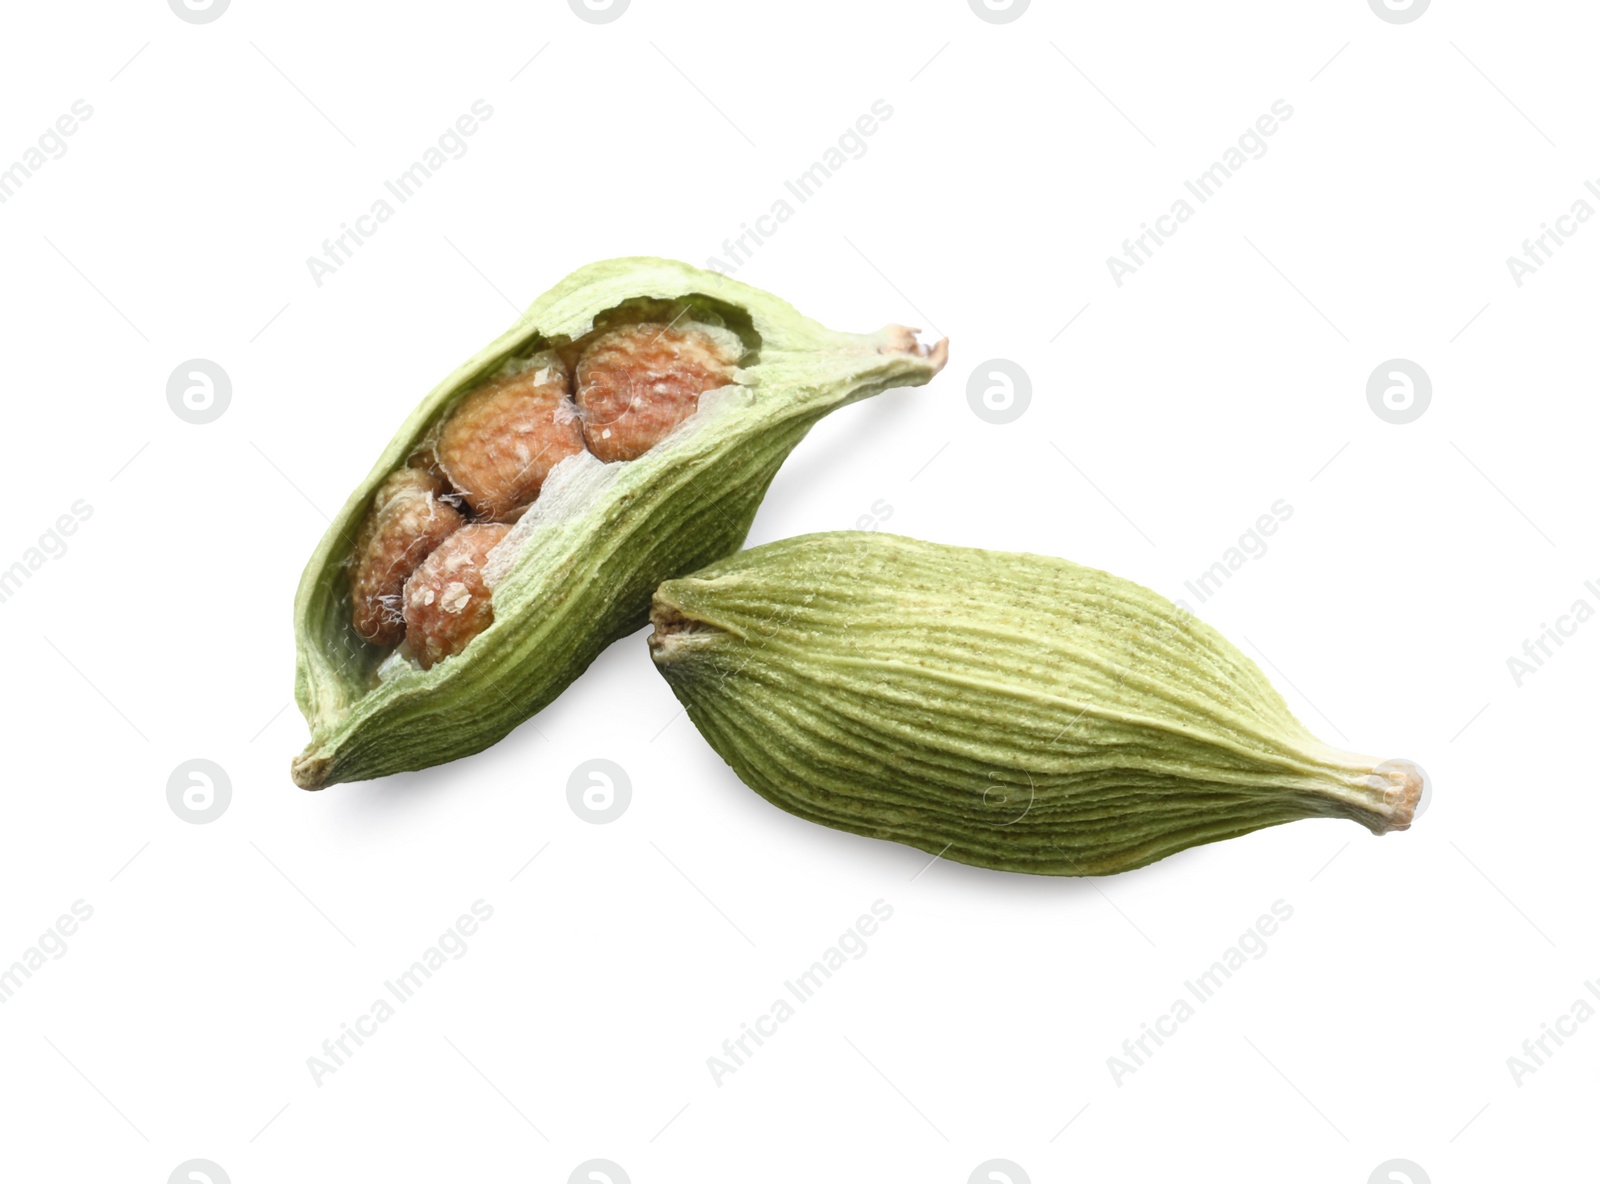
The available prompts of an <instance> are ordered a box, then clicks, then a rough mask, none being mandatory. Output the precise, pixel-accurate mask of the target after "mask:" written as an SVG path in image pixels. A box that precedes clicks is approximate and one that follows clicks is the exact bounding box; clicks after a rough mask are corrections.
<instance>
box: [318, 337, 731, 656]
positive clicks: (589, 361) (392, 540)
mask: <svg viewBox="0 0 1600 1184" xmlns="http://www.w3.org/2000/svg"><path fill="white" fill-rule="evenodd" d="M742 349H743V347H742V344H741V342H740V341H739V339H738V338H737V337H736V336H735V335H734V334H732V333H730V332H729V331H728V330H726V329H723V328H720V327H716V326H712V325H705V324H700V323H697V322H694V321H688V320H682V321H679V320H672V321H667V320H663V321H652V322H644V323H636V324H628V325H622V326H618V327H613V328H606V329H600V330H597V331H596V332H594V333H592V334H590V335H589V336H588V337H587V338H584V339H580V340H579V341H576V342H573V343H572V344H571V345H570V346H568V347H566V348H565V349H564V350H563V351H562V352H561V353H558V352H556V351H555V350H546V351H544V352H542V353H539V354H535V355H534V356H533V357H531V358H528V359H526V360H524V361H521V362H518V363H517V365H516V367H515V369H514V370H511V371H509V372H506V373H502V374H500V375H497V376H496V377H494V378H491V379H489V380H488V381H487V382H485V383H483V384H482V385H481V386H479V387H477V388H476V389H475V390H473V391H471V392H470V393H468V394H467V395H466V397H465V398H463V399H461V400H460V401H459V402H458V403H457V404H456V406H455V408H454V409H453V410H452V411H451V412H450V414H449V415H448V416H447V417H446V418H445V420H444V422H443V423H442V424H441V425H440V427H439V430H438V432H437V433H436V435H435V438H434V440H433V445H432V455H431V457H430V458H429V459H430V461H431V466H432V467H431V468H407V469H402V470H401V471H399V472H397V473H395V474H394V475H392V476H391V477H389V479H388V480H387V481H385V482H384V483H383V485H382V486H381V487H380V488H379V490H378V493H377V496H376V497H375V498H374V499H373V503H372V508H371V509H370V510H369V511H368V513H367V518H366V521H365V522H364V523H363V524H362V527H361V533H360V535H359V536H358V538H357V540H356V545H355V550H354V552H353V555H354V558H353V570H352V572H351V579H350V593H351V600H352V608H351V621H352V624H353V625H354V627H355V630H356V632H357V633H358V634H359V635H360V636H361V637H362V638H363V639H364V640H366V641H369V642H372V643H373V644H375V645H380V646H393V645H397V644H399V643H400V642H401V641H402V640H404V641H405V643H406V648H407V649H409V650H410V651H411V655H412V656H413V657H415V658H416V660H417V661H418V662H420V663H421V665H422V667H423V668H424V669H429V668H431V667H432V666H433V665H434V663H436V662H439V661H441V660H443V659H444V658H447V657H450V656H451V655H452V654H458V653H460V652H461V651H462V650H463V649H465V648H466V646H467V643H468V642H470V641H471V640H472V639H473V638H474V637H476V636H477V635H478V634H479V633H481V632H483V630H485V629H487V628H488V627H489V625H490V624H491V623H492V622H493V621H494V607H493V604H492V590H491V589H490V588H489V587H488V586H487V584H486V583H485V582H484V567H485V563H486V560H487V557H488V554H489V552H490V551H491V550H492V549H493V548H494V547H495V546H497V545H498V544H499V543H500V542H501V541H502V540H503V539H504V538H505V537H506V535H507V534H508V533H510V529H511V528H510V524H511V523H514V522H516V521H517V519H519V518H520V517H521V516H522V515H523V513H525V512H526V511H527V509H528V507H529V506H531V505H532V504H533V503H534V501H535V500H537V498H538V496H539V493H540V491H541V490H542V489H543V487H544V483H545V480H546V478H547V477H548V476H549V475H550V471H551V470H552V469H553V468H555V466H556V465H557V464H559V463H560V462H561V461H563V460H565V459H566V458H567V457H569V456H573V455H575V454H576V453H579V452H583V451H584V450H585V449H586V448H587V450H588V451H589V452H591V453H593V454H594V455H595V456H596V457H598V458H599V459H600V460H602V461H606V462H611V461H624V460H633V459H635V458H637V457H639V456H642V455H643V454H644V453H646V452H648V451H649V450H650V449H651V448H652V447H654V446H655V445H656V444H657V443H659V442H660V441H661V439H662V438H663V437H665V436H666V435H667V434H668V433H669V432H670V431H671V430H672V429H673V428H675V427H676V426H677V425H678V424H680V423H682V422H683V421H684V420H685V419H687V418H688V417H689V416H690V415H692V414H694V412H695V409H696V408H697V407H698V406H699V404H700V396H701V395H702V394H704V393H705V392H706V391H709V390H714V389H716V388H718V387H722V386H727V385H728V384H730V383H731V382H733V380H734V372H735V368H736V366H737V365H738V361H739V357H740V354H741V352H742ZM574 372H575V373H576V383H574V381H573V377H574ZM574 388H575V389H574ZM458 503H459V504H463V505H464V507H465V510H466V513H463V512H461V511H459V510H457V509H456V504H458ZM469 514H470V518H469V517H468V515H469Z"/></svg>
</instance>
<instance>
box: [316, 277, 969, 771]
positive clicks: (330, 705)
mask: <svg viewBox="0 0 1600 1184" xmlns="http://www.w3.org/2000/svg"><path fill="white" fill-rule="evenodd" d="M945 358H946V344H945V343H944V342H940V343H939V344H938V345H937V346H934V347H932V348H931V349H930V348H929V347H926V346H922V345H919V344H918V343H917V340H916V332H915V330H911V329H906V328H902V327H899V326H890V327H888V328H885V329H883V330H881V331H879V332H878V333H874V334H851V333H837V332H834V331H832V330H829V329H826V328H824V327H823V326H822V325H819V324H818V323H816V322H815V321H812V320H810V319H809V318H807V317H804V316H802V315H800V314H799V313H798V312H796V311H795V310H794V309H793V308H792V307H791V306H789V305H788V304H786V303H785V302H783V301H782V300H779V299H778V298H776V297H774V296H771V295H769V294H768V293H766V292H762V291H760V290H758V289H756V288H753V287H750V286H749V285H747V284H742V283H739V282H737V281H734V280H731V279H728V278H726V277H724V276H721V275H717V274H715V273H713V272H708V271H701V270H699V269H698V268H694V267H690V266H688V265H687V264H682V263H675V262H670V261H667V260H661V259H643V258H641V259H618V260H612V261H609V262H604V263H597V264H594V265H592V266H589V267H585V268H582V269H581V270H579V271H577V272H574V273H573V274H572V275H570V276H568V277H567V278H566V279H565V280H563V281H562V282H561V283H560V284H558V285H557V286H556V287H555V288H553V289H552V290H551V291H550V292H548V293H546V294H545V295H544V296H542V297H540V298H539V299H538V300H536V301H535V302H534V303H533V305H532V306H531V307H530V308H529V309H528V311H527V312H526V313H525V314H524V315H523V316H522V318H521V319H520V320H519V321H518V322H517V323H516V324H515V325H514V326H513V327H512V328H511V329H510V330H508V331H507V332H506V333H504V334H503V335H501V336H500V337H499V338H498V339H497V340H495V341H494V342H493V343H491V344H490V345H489V346H488V347H487V348H485V349H484V350H483V351H482V352H481V353H479V354H478V355H476V356H475V357H473V358H472V359H471V360H469V361H468V362H466V363H465V364H464V365H463V366H461V367H460V368H459V369H458V370H456V372H455V373H453V374H452V375H450V377H449V378H447V379H445V381H444V382H442V383H440V384H439V385H438V386H437V387H435V388H434V390H433V392H432V393H431V394H429V395H428V396H427V398H425V399H424V400H423V401H422V404H421V406H419V407H418V408H417V409H416V411H415V412H414V413H413V414H412V415H411V416H410V417H409V418H408V419H407V420H406V421H405V422H404V423H403V424H402V425H401V426H400V429H399V431H398V432H396V433H395V435H394V438H393V439H392V440H391V441H390V442H389V444H388V446H387V447H386V448H385V449H384V450H383V453H382V454H381V455H380V456H379V458H378V461H377V463H376V465H374V466H373V468H372V471H371V472H370V473H369V474H368V475H367V477H366V479H365V480H363V481H362V482H361V484H360V485H358V486H357V487H356V489H355V491H354V492H353V493H352V494H351V495H350V498H349V500H348V501H347V502H346V503H345V505H344V508H343V509H341V510H340V511H339V513H338V515H337V516H336V517H335V518H334V520H333V523H332V524H331V526H330V527H329V528H328V531H327V534H326V535H325V536H324V537H323V539H322V541H321V543H320V544H318V546H317V549H316V552H315V553H314V554H313V555H312V557H311V560H310V562H309V563H308V564H307V566H306V570H305V574H304V576H303V577H302V578H301V582H300V588H299V592H298V594H297V596H296V599H295V640H296V643H297V668H296V677H295V699H296V701H297V702H298V704H299V706H300V710H301V711H302V712H303V713H304V715H305V718H306V721H307V723H308V724H309V725H310V730H311V740H310V743H309V744H308V746H307V747H306V749H305V751H304V752H302V753H301V754H300V755H299V756H298V757H296V758H295V760H294V763H293V766H292V770H291V771H292V775H293V777H294V780H295V783H296V784H298V785H300V786H302V787H303V788H306V789H320V788H322V787H324V786H327V785H332V784H334V783H336V782H341V781H358V780H364V779H366V778H371V777H379V776H384V775H386V774H390V773H396V772H401V771H405V770H412V769H421V768H424V767H427V766H429V765H435V764H440V763H442V762H444V761H449V760H454V759H456V758H458V757H462V756H467V755H469V754H471V753H474V752H477V751H480V750H481V749H483V748H486V747H488V746H489V745H490V744H493V743H495V742H496V741H497V740H499V739H501V738H502V737H504V736H505V735H506V734H507V733H508V732H510V731H511V730H512V729H513V728H514V727H516V726H517V724H519V723H521V722H522V721H523V720H525V719H527V718H528V717H529V716H531V715H533V714H534V713H535V712H537V711H539V710H540V709H541V708H543V707H544V706H545V705H546V704H548V703H549V702H550V701H551V700H552V699H554V698H555V697H556V696H557V695H558V694H560V692H561V691H562V690H563V689H564V688H565V687H566V686H567V685H568V684H569V683H570V682H572V680H573V679H575V678H576V677H577V676H578V675H579V674H580V673H582V671H583V670H584V669H585V668H586V667H587V666H588V665H589V663H590V662H592V661H593V660H594V659H595V658H596V657H597V656H598V655H599V653H600V652H601V650H603V649H604V648H605V647H606V646H607V645H609V644H610V643H611V642H612V641H614V640H616V639H617V638H619V637H621V636H623V635H625V634H627V633H629V632H631V631H632V630H635V629H637V628H639V627H640V626H642V625H643V624H645V623H646V620H647V618H648V614H649V608H650V594H651V592H652V590H653V589H654V588H655V587H656V586H657V585H658V584H660V583H661V581H662V580H665V579H669V578H671V577H673V576H676V575H681V574H683V573H685V572H690V571H693V570H695V569H696V568H698V567H701V566H703V565H704V564H706V563H709V562H710V561H712V560H714V559H718V558H720V557H722V556H724V555H727V554H728V553H730V552H732V551H734V550H736V549H737V548H738V547H739V546H740V545H741V544H742V543H743V542H744V538H745V535H746V533H747V532H748V531H749V528H750V522H751V519H752V518H753V517H754V515H755V512H756V508H757V506H758V505H759V504H760V502H761V499H762V497H763V496H764V495H765V493H766V490H767V486H768V484H769V483H770V482H771V481H772V478H773V476H774V474H775V473H776V472H777V470H778V467H779V466H780V465H781V464H782V463H783V460H784V458H785V457H786V456H788V454H789V452H790V451H791V450H792V449H793V448H794V447H795V445H796V444H798V443H799V442H800V440H801V438H802V437H804V436H805V434H806V432H807V431H809V430H810V428H811V426H812V425H813V424H815V423H816V422H817V421H818V420H819V419H821V418H822V417H823V416H824V415H826V414H827V413H828V412H830V411H832V410H834V409H835V408H838V407H842V406H844V405H845V404H847V403H851V402H854V401H856V400H859V399H863V398H866V397H867V396H870V395H874V394H877V393H879V392H880V391H884V390H887V389H889V388H891V387H897V386H908V385H919V384H922V383H925V382H927V381H928V380H929V379H930V378H932V377H933V376H934V375H935V374H937V373H938V372H939V370H940V369H941V368H942V367H943V365H944V362H945Z"/></svg>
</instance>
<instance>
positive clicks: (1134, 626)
mask: <svg viewBox="0 0 1600 1184" xmlns="http://www.w3.org/2000/svg"><path fill="white" fill-rule="evenodd" d="M651 617H652V621H653V622H654V624H655V633H654V634H653V635H652V637H651V639H650V646H651V651H652V654H653V656H654V658H655V661H656V665H657V668H658V669H659V670H660V671H661V673H662V674H663V675H664V676H665V677H666V679H667V681H668V682H669V683H670V684H671V686H672V689H673V691H674V693H675V694H676V695H677V697H678V699H679V700H680V701H681V702H682V703H683V705H684V707H685V708H686V709H687V711H688V714H689V717H690V718H691V719H692V720H693V721H694V724H695V726H696V727H698V728H699V730H700V732H701V734H702V735H703V736H704V737H705V738H706V740H707V741H708V742H709V743H710V744H711V746H712V747H713V748H715V749H716V750H717V752H718V753H719V754H720V755H721V756H722V757H723V759H724V760H726V761H727V762H728V763H729V764H730V765H731V766H732V767H733V769H734V771H735V772H736V773H737V774H738V775H739V777H740V778H741V779H742V780H743V781H744V782H745V783H746V784H747V785H749V786H750V787H751V788H752V789H754V790H755V791H756V792H758V793H760V794H761V795H762V796H763V797H765V798H766V799H767V800H769V801H771V802H772V803H774V804H775V805H778V806H780V807H782V808H783V809H785V810H788V811H789V812H791V813H793V814H797V815H799V816H801V817H803V818H808V819H811V820H812V821H814V822H820V823H823V824H825V825H828V826H833V827H837V828H839V829H842V830H847V831H851V832H853V833H856V834H861V835H868V836H871V837H873V838H880V839H892V840H894V841H896V842H901V843H906V844H909V845H910V846H913V847H917V848H920V849H921V850H923V851H927V852H929V853H931V854H936V855H942V856H943V857H945V858H947V859H953V860H957V861H959V862H962V863H970V864H976V865H979V866H982V867H990V868H999V869H1004V870H1007V871H1020V872H1033V873H1038V874H1046V875H1104V874H1108V873H1112V872H1119V871H1125V870H1128V869H1130V868H1135V867H1139V866H1142V865H1144V864H1147V863H1151V862H1153V861H1155V860H1157V859H1161V858H1163V857H1164V856H1167V855H1171V854H1172V853H1174V852H1176V851H1181V850H1183V849H1184V848H1187V847H1192V846H1195V845H1197V844H1200V843H1209V842H1215V841H1217V840H1219V839H1227V838H1232V837H1234V836H1237V835H1242V834H1246V833H1248V832H1250V831H1253V830H1258V829H1260V828H1261V827H1266V826H1274V825H1277V824H1278V823H1283V822H1291V821H1293V820H1295V819H1299V818H1310V817H1319V816H1322V817H1340V818H1350V819H1353V820H1355V821H1357V822H1360V823H1362V824H1363V825H1365V826H1367V827H1368V828H1370V829H1371V830H1373V831H1374V832H1375V833H1383V832H1384V831H1387V830H1400V829H1404V828H1405V827H1406V826H1408V825H1409V824H1410V821H1411V816H1412V813H1413V811H1414V809H1415V807H1416V803H1417V800H1418V797H1419V795H1420V793H1421V789H1422V777H1421V774H1420V771H1419V770H1418V769H1416V767H1415V766H1413V765H1410V764H1409V763H1408V762H1384V763H1383V765H1382V767H1381V768H1380V767H1379V762H1377V761H1375V760H1373V759H1371V758H1368V757H1363V756H1358V755H1355V754H1353V753H1346V752H1340V751H1337V750H1335V749H1332V748H1330V747H1328V746H1327V745H1325V744H1323V743H1321V742H1320V741H1319V740H1318V739H1317V738H1316V737H1315V736H1313V735H1312V734H1311V733H1310V732H1309V731H1307V730H1306V729H1305V728H1304V727H1303V726H1302V725H1301V724H1300V722H1299V721H1298V720H1296V719H1295V718H1294V716H1293V715H1292V714H1290V712H1289V709H1288V706H1287V705H1286V704H1285V703H1284V701H1283V699H1282V697H1281V696H1280V695H1279V694H1278V693H1277V692H1276V691H1275V690H1274V689H1273V688H1272V686H1271V684H1270V683H1268V681H1267V679H1266V677H1265V676H1264V675H1263V674H1262V672H1261V670H1260V669H1259V668H1258V667H1257V666H1256V665H1255V663H1254V662H1252V661H1250V659H1249V658H1247V657H1245V656H1244V654H1242V653H1240V652H1239V650H1238V649H1236V648H1235V647H1234V646H1233V645H1231V644H1230V643H1229V642H1228V641H1227V640H1226V639H1225V638H1224V637H1222V636H1221V634H1219V633H1218V632H1217V631H1216V630H1214V629H1212V628H1211V627H1210V626H1208V625H1206V624H1205V623H1204V622H1202V621H1200V620H1199V619H1198V618H1196V617H1194V616H1192V615H1191V614H1188V613H1186V612H1184V611H1183V610H1181V609H1179V608H1177V607H1176V606H1175V605H1173V604H1172V603H1171V602H1170V601H1168V600H1167V599H1165V598H1164V597H1162V596H1159V595H1157V594H1156V593H1154V592H1152V591H1150V590H1149V589H1147V588H1143V587H1141V586H1140V585H1138V584H1135V583H1132V582H1130V581H1128V580H1124V579H1120V578H1118V577H1117V576H1113V575H1109V574H1107V573H1106V572H1102V571H1096V570H1094V569H1092V568H1087V567H1081V566H1079V565H1077V564H1074V563H1069V562H1067V561H1066V560H1062V559H1051V558H1046V557H1042V556H1037V555H1022V554H1007V553H1002V552H995V551H980V550H972V549H968V548H961V547H948V546H941V545H938V544H934V543H926V542H920V541H917V540H914V539H908V538H901V537H898V536H895V535H887V534H881V533H861V532H839V533H831V534H819V535H809V536H804V537H800V538H794V539H788V540H785V541H783V542H778V543H772V544H769V545H767V546H762V547H757V548H754V549H753V550H750V551H746V552H743V553H742V554H739V555H735V556H732V557H731V558H728V559H725V560H723V561H721V562H719V563H716V564H713V565H712V566H710V567H708V568H706V569H704V570H703V571H700V572H697V573H695V574H694V575H692V576H689V577H686V578H682V579H677V580H672V581H669V582H667V583H665V584H663V585H662V586H661V587H660V588H659V589H658V590H657V592H656V595H655V601H654V607H653V610H652V614H651Z"/></svg>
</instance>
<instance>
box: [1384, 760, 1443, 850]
mask: <svg viewBox="0 0 1600 1184" xmlns="http://www.w3.org/2000/svg"><path fill="white" fill-rule="evenodd" d="M1372 771H1373V773H1374V774H1376V775H1377V776H1379V777H1380V778H1382V779H1383V781H1384V783H1385V785H1384V788H1385V789H1386V790H1387V794H1386V798H1385V805H1386V806H1387V807H1388V824H1387V825H1386V826H1384V828H1383V829H1382V830H1381V831H1379V832H1378V833H1379V834H1387V833H1388V832H1389V831H1392V830H1406V829H1407V828H1408V827H1410V825H1411V822H1412V820H1413V819H1414V818H1416V817H1417V815H1419V814H1421V813H1422V812H1423V811H1424V810H1426V809H1427V808H1428V801H1429V799H1430V798H1431V796H1432V794H1431V792H1430V791H1431V789H1432V785H1431V783H1430V782H1429V780H1428V774H1427V773H1426V772H1424V771H1423V768H1422V766H1421V765H1419V764H1417V763H1416V762H1415V761H1408V760H1400V759H1396V760H1388V761H1384V762H1383V763H1382V764H1380V765H1378V766H1376V767H1375V768H1374V769H1373V770H1372Z"/></svg>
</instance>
